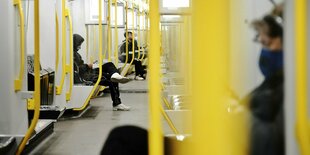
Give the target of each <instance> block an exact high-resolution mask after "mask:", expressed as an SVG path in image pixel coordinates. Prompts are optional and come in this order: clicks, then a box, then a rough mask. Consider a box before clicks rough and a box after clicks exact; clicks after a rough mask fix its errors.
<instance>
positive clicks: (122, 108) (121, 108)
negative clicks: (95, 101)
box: [113, 104, 130, 111]
mask: <svg viewBox="0 0 310 155" xmlns="http://www.w3.org/2000/svg"><path fill="white" fill-rule="evenodd" d="M129 110H130V107H129V106H126V105H125V104H119V105H117V106H115V107H113V111H129Z"/></svg>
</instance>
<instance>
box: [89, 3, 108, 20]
mask: <svg viewBox="0 0 310 155" xmlns="http://www.w3.org/2000/svg"><path fill="white" fill-rule="evenodd" d="M85 2H86V5H85V7H86V8H85V10H86V14H85V15H86V23H98V20H99V6H98V0H87V1H85ZM105 6H106V2H105V1H102V23H106V13H105V12H106V11H105V9H106V7H105Z"/></svg>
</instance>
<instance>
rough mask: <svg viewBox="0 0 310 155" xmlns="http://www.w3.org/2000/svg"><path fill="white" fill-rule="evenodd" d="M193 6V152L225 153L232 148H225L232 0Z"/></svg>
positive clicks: (200, 1) (206, 154) (203, 1)
mask: <svg viewBox="0 0 310 155" xmlns="http://www.w3.org/2000/svg"><path fill="white" fill-rule="evenodd" d="M192 5H193V8H192V26H193V28H192V30H193V31H192V43H193V51H192V56H193V59H192V60H193V61H192V72H193V73H192V75H193V78H192V84H193V91H192V106H193V107H192V108H193V116H192V117H193V146H192V149H193V150H192V151H191V152H192V153H193V154H194V155H224V154H228V152H227V151H229V150H228V149H225V147H227V144H225V143H226V142H225V138H227V137H226V129H227V127H225V124H227V121H226V119H225V109H224V107H225V106H224V105H225V104H224V103H223V97H224V95H225V86H224V83H226V81H227V70H226V67H227V65H226V63H227V54H228V51H229V39H228V38H229V1H211V0H193V1H192ZM201 120H204V122H206V123H202V122H201ZM227 130H228V129H227Z"/></svg>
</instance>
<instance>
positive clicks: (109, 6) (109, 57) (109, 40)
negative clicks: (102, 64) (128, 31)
mask: <svg viewBox="0 0 310 155" xmlns="http://www.w3.org/2000/svg"><path fill="white" fill-rule="evenodd" d="M107 21H108V61H109V62H111V56H112V51H111V50H112V49H111V48H112V47H111V45H112V41H111V40H112V30H111V0H108V16H107Z"/></svg>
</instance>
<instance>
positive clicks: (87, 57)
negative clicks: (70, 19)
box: [85, 25, 89, 63]
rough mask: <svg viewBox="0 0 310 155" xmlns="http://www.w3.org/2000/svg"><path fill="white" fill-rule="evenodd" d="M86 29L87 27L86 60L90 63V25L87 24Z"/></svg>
mask: <svg viewBox="0 0 310 155" xmlns="http://www.w3.org/2000/svg"><path fill="white" fill-rule="evenodd" d="M85 29H86V60H87V63H89V49H88V48H89V32H88V26H87V25H85Z"/></svg>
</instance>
